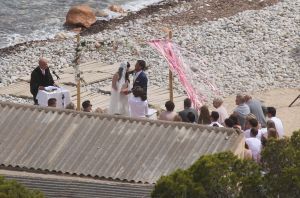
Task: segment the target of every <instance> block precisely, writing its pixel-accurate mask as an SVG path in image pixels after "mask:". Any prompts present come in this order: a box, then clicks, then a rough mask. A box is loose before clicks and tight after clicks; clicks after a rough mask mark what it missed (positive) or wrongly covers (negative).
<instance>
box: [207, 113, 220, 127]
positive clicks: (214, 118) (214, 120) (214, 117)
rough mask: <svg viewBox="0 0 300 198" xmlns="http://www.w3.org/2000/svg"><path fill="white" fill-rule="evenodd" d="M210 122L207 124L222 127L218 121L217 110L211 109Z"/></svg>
mask: <svg viewBox="0 0 300 198" xmlns="http://www.w3.org/2000/svg"><path fill="white" fill-rule="evenodd" d="M210 120H211V124H210V125H209V126H214V127H223V126H222V125H221V124H220V123H219V122H218V120H219V113H218V112H217V111H212V112H211V114H210Z"/></svg>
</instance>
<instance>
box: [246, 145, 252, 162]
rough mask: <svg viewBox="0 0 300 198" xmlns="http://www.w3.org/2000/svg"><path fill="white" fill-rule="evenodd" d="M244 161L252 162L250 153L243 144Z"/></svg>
mask: <svg viewBox="0 0 300 198" xmlns="http://www.w3.org/2000/svg"><path fill="white" fill-rule="evenodd" d="M244 159H245V160H252V152H251V150H250V149H249V147H248V145H247V144H246V143H245V150H244Z"/></svg>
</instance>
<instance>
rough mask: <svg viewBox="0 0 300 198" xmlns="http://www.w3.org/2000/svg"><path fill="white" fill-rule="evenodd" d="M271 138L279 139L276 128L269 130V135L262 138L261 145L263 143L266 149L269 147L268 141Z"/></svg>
mask: <svg viewBox="0 0 300 198" xmlns="http://www.w3.org/2000/svg"><path fill="white" fill-rule="evenodd" d="M270 138H274V139H276V140H277V139H278V138H279V136H278V133H277V131H276V129H275V128H269V129H268V133H267V134H265V135H263V136H262V137H261V143H262V145H263V147H265V146H266V145H267V142H268V139H270Z"/></svg>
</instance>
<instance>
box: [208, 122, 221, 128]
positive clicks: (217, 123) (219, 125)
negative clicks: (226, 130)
mask: <svg viewBox="0 0 300 198" xmlns="http://www.w3.org/2000/svg"><path fill="white" fill-rule="evenodd" d="M214 124H216V125H218V127H223V125H221V124H220V123H219V122H212V123H211V124H210V125H209V126H213V125H214Z"/></svg>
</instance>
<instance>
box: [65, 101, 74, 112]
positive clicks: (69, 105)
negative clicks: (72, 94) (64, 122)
mask: <svg viewBox="0 0 300 198" xmlns="http://www.w3.org/2000/svg"><path fill="white" fill-rule="evenodd" d="M66 109H70V110H76V107H75V105H74V103H73V102H70V103H69V104H68V105H67V106H66Z"/></svg>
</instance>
